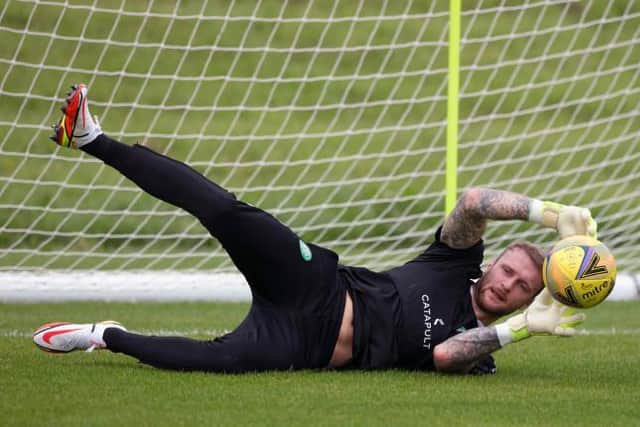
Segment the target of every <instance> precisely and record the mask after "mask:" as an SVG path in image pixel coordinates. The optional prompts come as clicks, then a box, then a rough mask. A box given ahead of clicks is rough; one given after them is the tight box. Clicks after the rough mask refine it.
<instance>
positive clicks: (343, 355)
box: [329, 292, 353, 368]
mask: <svg viewBox="0 0 640 427" xmlns="http://www.w3.org/2000/svg"><path fill="white" fill-rule="evenodd" d="M352 357H353V301H351V297H350V296H349V292H347V300H346V301H345V303H344V313H343V315H342V323H341V324H340V334H338V340H337V341H336V346H335V347H334V348H333V355H332V356H331V360H330V361H329V367H330V368H339V367H341V366H344V365H346V364H347V363H348V362H349V361H350V360H351V358H352Z"/></svg>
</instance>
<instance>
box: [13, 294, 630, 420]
mask: <svg viewBox="0 0 640 427" xmlns="http://www.w3.org/2000/svg"><path fill="white" fill-rule="evenodd" d="M247 308H248V306H247V305H246V304H228V303H226V304H222V303H217V304H216V303H197V304H195V303H193V304H185V303H174V304H105V303H69V304H33V305H17V304H15V305H14V304H3V305H0V312H1V313H2V320H0V348H1V349H2V350H1V351H0V390H2V399H0V411H1V412H0V413H1V414H2V416H1V417H0V425H7V426H9V425H11V426H14V425H38V426H40V425H96V426H98V425H125V426H127V425H136V426H144V425H154V426H155V425H236V426H238V425H340V424H346V425H385V426H387V425H412V426H415V425H429V426H434V425H447V426H452V425H474V426H477V425H491V426H493V425H516V424H517V425H535V426H540V425H603V424H607V425H610V426H613V425H621V426H622V425H624V426H629V425H637V423H638V422H639V421H640V408H638V405H637V391H638V384H640V370H639V369H638V361H639V356H638V355H639V354H640V352H639V350H640V344H639V341H638V338H639V337H640V318H638V316H637V315H636V313H637V312H638V309H639V308H640V303H638V302H608V303H605V304H603V305H602V306H599V307H597V308H595V309H592V310H589V311H588V316H589V318H588V319H587V321H586V322H585V324H584V328H585V330H586V332H587V333H588V334H584V335H580V336H577V337H574V338H572V339H560V338H553V337H548V338H547V337H542V338H534V339H530V340H528V341H525V342H523V343H520V344H516V345H512V346H510V347H507V348H506V349H504V350H502V351H499V352H498V353H496V359H497V363H498V374H497V375H494V376H486V377H470V376H462V377H460V376H447V375H440V374H435V373H424V372H401V371H385V372H316V371H302V372H277V373H260V374H245V375H215V374H206V373H177V372H169V371H162V370H158V369H154V368H150V367H147V366H144V365H142V364H139V363H138V362H137V361H136V360H134V359H132V358H128V357H126V356H123V355H116V354H111V353H109V352H107V351H101V352H96V353H93V354H86V353H72V354H68V355H52V354H47V353H44V352H41V351H39V350H37V349H36V347H35V346H34V345H33V344H32V343H31V340H30V335H31V331H32V330H33V328H35V327H37V326H39V325H40V324H41V323H44V322H47V321H54V320H69V321H81V322H86V321H89V320H94V319H108V318H114V319H117V320H120V321H121V322H123V323H124V324H125V325H127V326H128V327H129V328H130V329H132V330H137V331H140V332H147V333H157V334H175V333H180V334H189V335H191V336H194V337H199V338H205V337H210V336H211V335H213V334H216V333H222V332H223V331H224V330H227V329H231V328H233V327H234V326H235V325H236V324H237V323H238V322H239V321H240V320H241V319H242V318H243V316H244V315H245V313H246V311H247Z"/></svg>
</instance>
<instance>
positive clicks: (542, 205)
mask: <svg viewBox="0 0 640 427" xmlns="http://www.w3.org/2000/svg"><path fill="white" fill-rule="evenodd" d="M529 221H532V222H535V223H536V224H540V225H543V226H545V227H550V228H554V229H556V230H557V231H558V233H559V234H560V238H562V239H564V238H565V237H569V236H575V235H577V234H580V235H586V236H590V237H593V238H594V239H595V238H597V233H598V224H597V223H596V221H595V220H594V219H593V218H592V217H591V212H590V211H589V209H586V208H580V207H578V206H566V205H561V204H560V203H554V202H543V201H541V200H537V199H531V204H530V205H529Z"/></svg>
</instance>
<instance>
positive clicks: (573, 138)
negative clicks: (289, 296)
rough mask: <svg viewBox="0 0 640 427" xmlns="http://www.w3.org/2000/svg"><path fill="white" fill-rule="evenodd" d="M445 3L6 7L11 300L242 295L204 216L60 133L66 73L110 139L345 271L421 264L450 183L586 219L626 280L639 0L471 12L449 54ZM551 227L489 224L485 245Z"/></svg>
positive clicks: (492, 4) (639, 81) (637, 222)
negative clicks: (268, 217) (55, 133)
mask: <svg viewBox="0 0 640 427" xmlns="http://www.w3.org/2000/svg"><path fill="white" fill-rule="evenodd" d="M455 2H457V0H452V3H450V2H449V1H448V0H435V1H429V2H424V1H412V0H406V1H400V2H398V1H391V0H380V1H374V2H372V1H364V0H362V1H346V0H337V1H334V2H322V1H318V0H312V1H308V2H297V1H276V0H262V1H260V0H257V1H255V2H245V1H242V2H240V1H233V0H232V1H229V2H219V1H207V0H201V1H189V2H187V1H178V2H169V1H164V0H148V1H145V2H120V1H113V0H87V1H84V0H77V1H73V2H68V1H65V2H62V1H54V0H50V1H35V0H19V1H18V0H8V1H5V2H3V3H2V4H0V38H1V39H2V43H0V300H11V299H15V298H16V297H15V295H16V294H17V295H26V294H27V293H28V292H32V293H33V294H34V295H35V297H34V298H37V296H38V295H47V294H56V295H59V294H60V293H61V292H64V291H65V290H66V291H67V292H68V293H69V295H71V297H73V298H76V297H78V296H79V295H82V292H83V290H88V289H91V290H92V291H93V292H96V290H98V292H99V289H100V286H104V287H105V288H107V287H108V288H109V289H111V290H113V289H114V287H115V286H116V285H115V284H114V283H113V280H115V281H117V282H118V283H121V284H122V285H121V286H119V287H117V289H119V290H120V291H119V292H115V295H116V296H117V295H120V296H121V297H122V298H124V299H137V298H140V297H141V296H144V295H148V296H155V295H159V294H160V293H161V287H162V286H164V285H162V284H166V287H167V288H166V289H167V291H166V292H167V294H171V295H175V296H176V298H177V299H181V298H182V297H181V296H180V292H182V291H183V290H184V291H185V292H188V291H189V290H192V291H193V292H194V293H192V294H190V295H201V294H200V293H199V292H200V291H199V290H198V289H200V287H202V289H204V291H202V292H205V293H206V290H207V289H208V290H210V291H211V295H215V292H216V291H217V290H220V289H222V288H225V287H226V286H236V287H238V288H242V278H241V277H240V276H239V275H238V274H237V271H236V269H235V267H234V266H233V264H232V263H231V261H230V259H229V258H228V256H227V255H226V253H225V252H224V250H223V249H222V248H221V247H220V246H219V244H218V243H217V242H216V241H215V240H214V239H212V238H211V237H210V236H209V235H208V233H207V231H206V230H205V229H204V228H203V227H202V226H201V225H200V224H199V223H198V222H197V220H195V219H194V218H192V217H190V216H189V215H188V214H186V213H185V212H183V211H180V210H179V209H176V208H174V207H172V206H169V205H166V204H164V203H162V202H160V201H157V200H155V199H153V198H152V197H150V196H148V195H146V194H144V193H143V192H142V191H140V190H139V189H138V188H137V187H135V185H133V184H132V183H131V182H129V181H128V180H126V179H125V178H123V177H121V176H119V175H118V174H117V173H116V172H114V171H113V170H111V169H110V168H109V167H107V166H105V165H103V164H102V163H101V162H99V161H97V160H96V159H93V158H91V157H90V156H88V155H85V154H83V153H81V152H79V151H71V150H64V149H61V148H57V147H56V146H55V145H53V144H52V143H51V142H50V141H48V139H47V137H48V135H49V133H50V125H51V123H53V122H55V121H56V120H58V119H59V114H60V112H59V110H58V108H59V106H60V105H61V103H62V102H63V99H64V93H65V92H66V91H67V90H68V86H69V85H70V84H72V83H74V82H84V83H86V84H87V85H88V87H89V91H90V92H89V97H90V100H91V103H92V104H91V105H92V112H93V113H94V114H97V115H99V116H100V121H101V124H102V127H103V129H104V130H105V131H106V132H107V133H108V134H110V135H111V136H112V137H114V138H116V139H119V140H122V141H123V142H125V143H129V144H132V143H135V142H139V143H143V144H146V145H148V146H150V147H151V148H153V149H155V150H157V151H160V152H162V153H165V154H167V155H170V156H172V157H174V158H177V159H178V160H181V161H184V162H186V163H188V164H190V165H192V166H193V167H194V168H196V169H197V170H198V171H200V172H201V173H203V174H204V175H205V176H207V177H209V178H211V179H212V180H214V181H215V182H217V183H219V184H220V185H222V186H224V187H226V188H228V189H229V190H230V191H232V192H234V193H235V194H236V195H237V196H238V197H239V198H241V199H243V200H245V201H247V202H249V203H251V204H254V205H257V206H259V207H261V208H263V209H265V210H267V211H269V212H270V213H272V214H273V215H275V216H276V217H277V218H279V219H280V220H282V221H283V222H284V223H286V224H288V225H289V226H291V228H292V229H294V230H295V231H296V232H297V233H298V234H300V235H301V236H302V237H303V238H304V239H305V240H307V241H312V242H315V243H317V244H320V245H323V246H326V247H329V248H331V249H333V250H335V251H336V252H338V253H339V254H340V256H341V262H343V263H345V264H351V265H362V266H367V267H370V268H372V269H375V270H384V269H386V268H390V267H393V266H396V265H399V264H401V263H403V262H405V261H407V260H409V259H410V258H411V257H413V256H415V255H416V254H417V253H419V252H420V251H422V250H424V248H425V247H426V245H427V244H428V243H429V242H430V241H431V240H432V238H433V237H432V236H433V233H434V231H435V229H436V228H437V226H438V225H439V224H440V223H441V222H442V219H443V216H444V213H445V211H446V209H450V208H451V206H452V203H453V201H454V200H455V198H456V196H458V195H459V194H460V191H462V190H463V189H464V188H466V187H470V186H486V187H492V188H497V189H502V190H510V191H516V192H520V193H524V194H527V195H530V196H532V197H537V198H540V199H547V200H554V201H557V202H561V203H565V204H575V205H581V206H586V207H589V208H591V210H592V212H593V214H594V216H595V218H596V219H597V220H598V224H599V231H600V232H599V237H600V239H601V240H602V241H604V242H605V243H606V244H607V245H608V246H609V247H610V248H611V249H612V251H613V253H614V254H615V256H616V259H617V261H618V264H619V270H620V271H623V272H625V273H626V274H628V275H629V277H630V279H629V280H636V279H637V276H638V274H640V268H639V267H638V265H637V262H636V259H638V258H639V257H640V244H639V242H640V240H639V239H638V238H637V236H638V235H640V203H639V201H640V166H639V165H640V110H639V105H640V5H639V4H638V3H637V2H628V1H622V0H612V1H607V2H602V1H599V0H581V1H558V0H521V1H508V2H506V1H498V0H492V1H478V2H466V1H462V2H461V3H460V10H459V21H457V22H458V24H457V29H458V30H459V46H452V44H451V42H450V38H449V37H450V35H452V36H453V35H455V34H454V32H455V29H456V28H455V27H456V26H455V25H451V22H455V20H453V21H452V14H451V13H450V10H451V9H450V8H451V7H455ZM451 30H454V31H451ZM455 49H459V52H458V54H457V55H455V56H456V58H458V60H459V63H458V65H457V66H456V65H455V64H454V65H453V66H450V60H452V56H453V55H450V54H452V53H455ZM454 59H455V58H454ZM456 73H458V74H457V76H458V78H457V84H456V87H458V90H457V102H455V107H457V109H456V111H457V118H455V117H452V108H453V106H452V104H448V102H450V103H454V101H455V100H454V99H452V93H451V86H450V83H452V82H453V83H455V80H456ZM448 124H449V125H451V124H453V125H455V130H456V133H457V136H456V137H455V140H456V141H457V149H456V150H454V151H453V152H451V151H449V156H456V157H457V158H456V159H452V158H449V159H448V155H447V144H448V143H447V141H448V140H450V139H451V138H452V137H453V135H450V134H451V133H452V132H453V130H452V127H451V126H449V127H448ZM453 160H457V162H455V163H457V165H455V167H454V168H453V169H452V168H451V166H448V164H449V163H451V162H452V161H453ZM448 167H449V169H447V168H448ZM447 170H449V171H450V172H449V173H447ZM451 171H455V173H454V174H452V173H451ZM450 175H451V176H450ZM447 181H448V182H449V184H448V183H447ZM452 181H453V182H454V184H451V182H452ZM455 182H457V184H455ZM555 238H556V236H555V235H554V233H552V232H548V231H545V230H541V229H540V228H539V227H535V226H530V225H528V224H524V223H518V222H508V223H492V224H491V225H490V227H489V229H488V230H487V235H486V243H487V255H488V256H489V257H490V256H493V255H495V254H497V253H498V252H499V251H500V250H501V249H502V248H504V247H505V246H506V245H507V244H508V243H509V242H512V241H514V240H519V239H526V240H529V241H531V242H533V243H537V244H540V245H543V246H544V247H548V246H549V245H550V244H551V243H552V242H553V241H554V239H555ZM229 275H231V276H229ZM230 277H233V278H234V279H232V280H231V279H229V278H230ZM625 277H626V276H625ZM169 278H170V280H168V279H169ZM216 278H221V279H220V280H217V279H216ZM229 280H231V282H230V281H229ZM230 283H231V284H230ZM137 286H140V287H141V289H143V291H140V290H139V289H140V288H136V287H137ZM136 289H138V290H136ZM225 289H226V288H225ZM34 290H35V291H34ZM128 291H130V292H131V293H130V294H127V292H128ZM240 292H243V291H240ZM11 295H14V296H11ZM110 295H111V294H110ZM225 295H226V294H225ZM108 298H109V299H111V298H112V296H109V297H108ZM113 298H115V296H114V297H113ZM185 298H189V297H185ZM194 298H195V297H194ZM225 298H226V297H225ZM242 298H244V297H242Z"/></svg>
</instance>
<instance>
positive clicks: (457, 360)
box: [433, 326, 501, 374]
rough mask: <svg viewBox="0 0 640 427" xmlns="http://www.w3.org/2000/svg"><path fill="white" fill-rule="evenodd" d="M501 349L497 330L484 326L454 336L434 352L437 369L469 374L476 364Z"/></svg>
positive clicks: (439, 345) (438, 346)
mask: <svg viewBox="0 0 640 427" xmlns="http://www.w3.org/2000/svg"><path fill="white" fill-rule="evenodd" d="M499 348H501V345H500V341H499V339H498V334H497V331H496V328H495V327H493V326H483V327H479V328H473V329H469V330H468V331H465V332H463V333H461V334H458V335H454V336H453V337H451V338H449V339H448V340H446V341H444V342H442V343H440V344H438V345H437V346H436V347H435V348H434V351H433V361H434V364H435V368H436V370H437V371H440V372H451V373H461V374H463V373H467V372H469V371H470V370H471V369H472V368H473V367H474V366H475V364H476V363H478V362H479V361H481V360H482V359H484V358H485V357H487V356H488V355H489V354H491V353H493V352H494V351H496V350H498V349H499Z"/></svg>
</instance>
